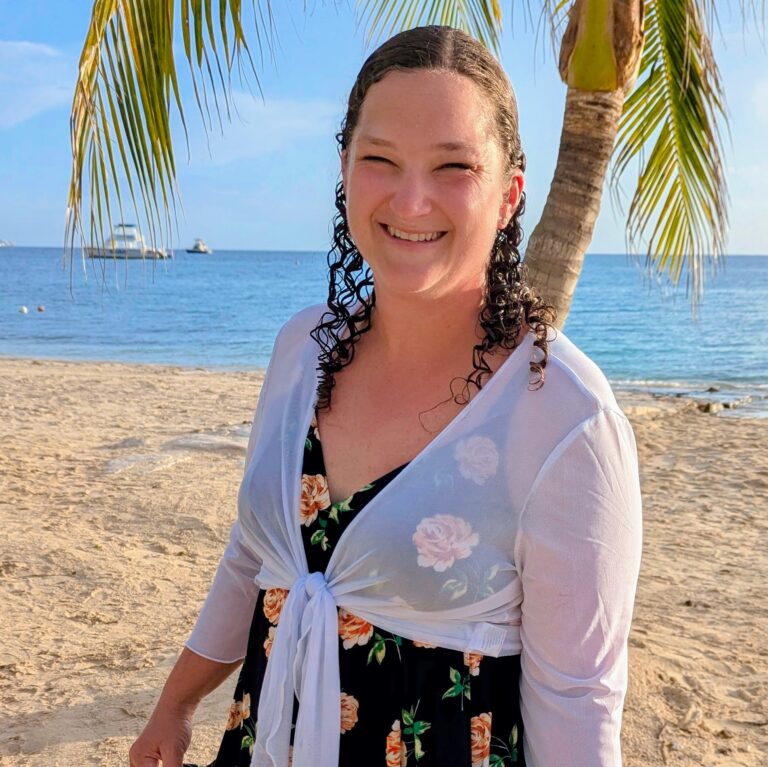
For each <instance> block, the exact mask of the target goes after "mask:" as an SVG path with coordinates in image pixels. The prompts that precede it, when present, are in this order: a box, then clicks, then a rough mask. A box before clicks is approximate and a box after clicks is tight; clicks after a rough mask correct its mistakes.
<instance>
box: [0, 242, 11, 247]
mask: <svg viewBox="0 0 768 767" xmlns="http://www.w3.org/2000/svg"><path fill="white" fill-rule="evenodd" d="M12 247H13V243H12V242H8V240H0V248H12Z"/></svg>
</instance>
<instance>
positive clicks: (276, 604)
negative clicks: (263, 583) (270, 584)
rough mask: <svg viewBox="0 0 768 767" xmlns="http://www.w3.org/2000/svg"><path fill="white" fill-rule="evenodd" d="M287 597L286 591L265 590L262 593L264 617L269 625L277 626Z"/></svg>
mask: <svg viewBox="0 0 768 767" xmlns="http://www.w3.org/2000/svg"><path fill="white" fill-rule="evenodd" d="M287 596H288V589H277V588H275V589H267V590H266V592H265V593H264V615H266V616H267V620H268V621H269V622H270V623H272V624H274V625H277V622H278V621H279V620H280V612H281V611H282V609H283V605H284V604H285V598H286V597H287Z"/></svg>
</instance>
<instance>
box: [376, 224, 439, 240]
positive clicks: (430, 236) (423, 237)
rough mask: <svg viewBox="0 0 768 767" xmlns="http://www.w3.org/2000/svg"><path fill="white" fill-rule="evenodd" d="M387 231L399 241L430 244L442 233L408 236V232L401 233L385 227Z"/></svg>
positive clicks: (391, 227)
mask: <svg viewBox="0 0 768 767" xmlns="http://www.w3.org/2000/svg"><path fill="white" fill-rule="evenodd" d="M387 231H388V232H389V233H390V234H391V235H392V236H393V237H397V238H398V239H400V240H410V241H411V242H431V241H432V240H436V239H437V238H438V237H440V235H441V234H442V232H429V233H422V234H408V232H401V231H400V230H399V229H395V228H394V227H393V226H387Z"/></svg>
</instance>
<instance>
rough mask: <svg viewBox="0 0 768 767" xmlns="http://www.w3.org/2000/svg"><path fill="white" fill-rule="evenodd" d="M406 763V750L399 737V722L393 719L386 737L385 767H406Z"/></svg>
mask: <svg viewBox="0 0 768 767" xmlns="http://www.w3.org/2000/svg"><path fill="white" fill-rule="evenodd" d="M407 763H408V756H407V749H406V747H405V743H403V739H402V737H401V736H400V720H399V719H395V721H394V722H393V723H392V730H391V731H390V733H389V735H387V767H406V764H407Z"/></svg>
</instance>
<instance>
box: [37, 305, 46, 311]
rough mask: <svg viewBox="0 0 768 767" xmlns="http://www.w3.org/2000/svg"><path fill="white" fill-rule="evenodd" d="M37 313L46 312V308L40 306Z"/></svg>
mask: <svg viewBox="0 0 768 767" xmlns="http://www.w3.org/2000/svg"><path fill="white" fill-rule="evenodd" d="M37 311H38V312H44V311H45V307H44V306H38V307H37Z"/></svg>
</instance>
